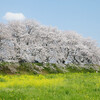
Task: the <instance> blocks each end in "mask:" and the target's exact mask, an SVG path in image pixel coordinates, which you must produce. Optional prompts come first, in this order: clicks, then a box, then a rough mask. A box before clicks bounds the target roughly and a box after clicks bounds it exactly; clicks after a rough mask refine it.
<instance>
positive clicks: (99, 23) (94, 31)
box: [0, 0, 100, 46]
mask: <svg viewBox="0 0 100 100" xmlns="http://www.w3.org/2000/svg"><path fill="white" fill-rule="evenodd" d="M24 19H35V20H37V21H39V22H40V23H41V24H44V25H48V26H49V25H50V26H56V27H58V28H59V29H60V30H73V31H76V32H78V33H79V34H82V35H83V36H84V37H91V38H92V39H94V40H97V42H98V44H99V46H100V0H0V22H6V21H7V20H24Z"/></svg>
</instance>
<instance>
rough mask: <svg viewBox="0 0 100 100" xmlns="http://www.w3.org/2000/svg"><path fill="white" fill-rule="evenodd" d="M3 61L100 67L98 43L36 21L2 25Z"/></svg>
mask: <svg viewBox="0 0 100 100" xmlns="http://www.w3.org/2000/svg"><path fill="white" fill-rule="evenodd" d="M0 60H1V61H9V62H12V61H13V62H18V61H20V60H23V61H28V62H35V61H38V62H50V63H76V64H99V65H100V48H99V47H97V44H96V42H95V41H93V40H91V39H89V38H84V37H82V36H81V35H79V34H77V33H76V32H73V31H61V30H58V29H57V28H53V27H51V26H44V25H41V24H40V23H38V22H36V21H33V20H25V21H12V22H9V23H7V24H3V23H1V24H0Z"/></svg>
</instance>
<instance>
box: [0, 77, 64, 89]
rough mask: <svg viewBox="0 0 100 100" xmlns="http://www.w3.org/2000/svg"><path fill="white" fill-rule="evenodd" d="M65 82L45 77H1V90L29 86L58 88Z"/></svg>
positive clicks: (60, 78) (57, 78) (58, 78)
mask: <svg viewBox="0 0 100 100" xmlns="http://www.w3.org/2000/svg"><path fill="white" fill-rule="evenodd" d="M63 81H64V78H62V77H56V78H46V77H45V76H43V75H38V76H35V75H5V76H3V75H0V88H6V87H27V86H35V87H37V86H38V87H39V86H55V85H56V86H57V85H61V84H62V83H63Z"/></svg>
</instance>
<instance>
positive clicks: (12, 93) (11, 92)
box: [0, 73, 100, 100]
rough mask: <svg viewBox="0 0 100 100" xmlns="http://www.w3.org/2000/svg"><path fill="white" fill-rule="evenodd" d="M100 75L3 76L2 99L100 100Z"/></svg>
mask: <svg viewBox="0 0 100 100" xmlns="http://www.w3.org/2000/svg"><path fill="white" fill-rule="evenodd" d="M99 94H100V73H66V74H48V75H0V99H1V100H100V95H99Z"/></svg>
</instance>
